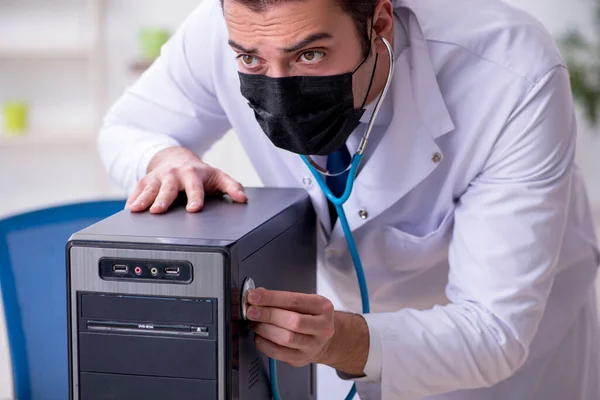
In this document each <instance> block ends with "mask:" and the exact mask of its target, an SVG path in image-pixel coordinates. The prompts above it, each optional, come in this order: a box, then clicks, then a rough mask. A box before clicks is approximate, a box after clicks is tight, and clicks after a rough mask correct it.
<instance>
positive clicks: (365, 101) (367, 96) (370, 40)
mask: <svg viewBox="0 0 600 400" xmlns="http://www.w3.org/2000/svg"><path fill="white" fill-rule="evenodd" d="M374 24H375V10H373V16H372V18H371V29H370V31H369V51H368V54H367V56H366V57H365V58H364V60H363V61H362V62H361V63H360V65H359V66H358V67H356V69H355V70H354V71H353V72H352V75H354V74H355V73H356V71H358V70H359V69H360V67H362V66H363V64H364V63H365V62H367V60H368V59H369V56H370V55H371V50H373V26H374ZM378 60H379V54H376V55H375V65H374V66H373V72H372V73H371V81H370V82H369V88H368V89H367V93H366V94H365V97H364V99H363V102H362V105H361V106H360V109H361V110H362V109H363V108H365V105H366V104H367V99H368V98H369V93H371V87H372V86H373V81H375V72H376V71H377V61H378Z"/></svg>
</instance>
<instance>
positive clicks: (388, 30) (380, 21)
mask: <svg viewBox="0 0 600 400" xmlns="http://www.w3.org/2000/svg"><path fill="white" fill-rule="evenodd" d="M373 30H374V33H375V35H374V37H373V39H372V40H373V41H374V42H373V48H374V49H375V51H376V52H377V53H378V54H387V47H385V44H384V43H383V42H382V41H381V40H380V38H381V37H382V38H385V39H387V41H388V42H390V43H391V44H392V45H393V44H394V42H393V41H394V8H393V7H392V2H391V0H379V2H378V3H377V6H375V12H374V13H373Z"/></svg>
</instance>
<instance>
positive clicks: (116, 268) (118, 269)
mask: <svg viewBox="0 0 600 400" xmlns="http://www.w3.org/2000/svg"><path fill="white" fill-rule="evenodd" d="M128 271H129V267H128V266H127V265H123V264H115V265H113V272H114V273H115V274H126V273H127V272H128Z"/></svg>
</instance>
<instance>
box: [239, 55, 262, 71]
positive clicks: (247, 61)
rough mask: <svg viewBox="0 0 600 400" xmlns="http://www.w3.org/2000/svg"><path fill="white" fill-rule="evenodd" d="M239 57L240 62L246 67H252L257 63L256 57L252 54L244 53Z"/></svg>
mask: <svg viewBox="0 0 600 400" xmlns="http://www.w3.org/2000/svg"><path fill="white" fill-rule="evenodd" d="M240 59H241V60H242V63H243V64H244V66H245V67H247V68H253V67H256V66H257V65H258V59H257V58H256V57H254V56H249V55H247V54H244V55H242V56H240Z"/></svg>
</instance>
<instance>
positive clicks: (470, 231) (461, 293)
mask: <svg viewBox="0 0 600 400" xmlns="http://www.w3.org/2000/svg"><path fill="white" fill-rule="evenodd" d="M219 3H220V2H219V1H218V0H204V1H203V2H202V3H201V5H200V6H199V7H198V8H197V10H196V11H195V12H194V13H193V14H192V15H191V16H190V17H189V18H188V19H187V21H186V22H185V23H184V24H183V25H182V26H181V28H180V29H179V30H178V32H177V33H176V34H175V35H174V37H173V38H172V40H171V41H170V42H169V43H168V44H167V45H166V46H165V48H164V50H163V54H162V56H161V57H160V58H159V59H158V61H157V62H156V63H155V64H154V65H153V66H152V67H151V68H150V70H149V71H148V72H147V73H145V74H144V75H143V77H142V78H141V79H140V80H139V82H137V83H136V84H135V85H134V86H133V87H132V88H131V89H129V90H128V91H127V92H126V93H125V95H124V96H123V97H122V98H121V99H120V100H119V101H118V103H117V104H116V105H115V106H114V107H113V108H112V110H111V111H110V113H109V114H108V116H107V118H106V120H105V125H104V127H103V129H102V132H101V135H100V138H99V148H100V152H101V155H102V157H103V160H104V162H105V165H106V168H107V170H108V172H109V174H110V176H111V177H112V178H113V179H114V180H115V181H116V182H118V183H120V184H121V185H122V186H123V187H125V188H127V189H128V190H129V193H130V198H129V201H128V207H129V208H130V209H131V210H132V211H133V212H143V211H149V212H152V213H163V212H164V211H166V210H167V209H168V207H169V206H170V205H171V203H172V202H173V200H174V199H175V198H176V196H177V194H178V193H179V192H181V191H185V193H186V194H187V198H188V204H187V209H188V211H189V212H198V211H200V210H201V209H202V205H203V198H204V194H205V193H227V194H229V195H230V196H231V198H232V199H233V200H234V201H237V202H244V201H246V197H245V195H244V191H243V188H242V187H241V185H240V184H239V183H237V182H236V181H235V180H234V179H232V178H231V177H229V176H227V175H225V174H224V173H223V172H221V171H219V170H217V169H215V168H214V167H211V166H210V165H207V164H205V163H204V162H202V160H201V158H199V154H202V153H203V152H204V151H205V150H206V149H208V148H209V147H210V146H211V145H212V144H213V143H214V142H215V141H217V140H218V139H219V138H220V137H221V136H222V135H223V134H224V133H225V132H226V131H228V130H229V129H230V128H233V129H234V130H235V132H236V133H237V136H238V138H239V140H240V141H241V143H242V144H243V146H244V148H245V149H246V151H247V154H248V156H249V158H250V160H251V161H252V163H253V165H254V166H255V168H256V170H257V172H258V173H259V175H260V177H261V178H262V181H263V182H264V184H265V185H266V186H274V187H290V186H301V187H304V188H305V189H306V190H307V191H308V193H309V194H310V196H311V197H312V200H313V202H314V206H315V209H316V211H317V213H318V216H319V221H320V224H319V225H320V252H319V255H320V261H321V262H322V266H323V268H322V274H323V276H324V277H325V279H327V281H328V282H329V283H330V284H331V285H332V286H333V288H334V289H335V291H336V292H337V295H338V296H339V298H340V299H341V301H342V302H343V306H344V309H345V310H350V311H353V312H341V311H334V308H333V306H332V304H331V302H330V301H328V300H327V299H324V298H323V297H320V296H318V295H299V294H293V293H281V292H274V291H269V290H265V289H258V290H256V291H254V292H252V293H251V294H250V296H249V302H250V303H251V304H252V307H251V308H250V309H249V316H250V318H251V319H252V320H253V321H255V322H256V325H255V330H256V333H257V339H256V344H257V346H258V348H259V349H260V350H261V351H262V352H264V353H265V354H266V355H268V356H270V357H272V358H275V359H277V360H280V361H282V362H287V363H289V364H291V365H305V364H307V363H313V362H314V363H320V364H326V365H329V366H331V367H333V368H335V369H336V370H337V371H338V374H339V375H340V376H341V377H343V379H347V380H350V381H355V382H356V383H357V387H358V392H359V394H360V397H361V399H385V400H388V399H401V400H409V399H410V400H412V399H429V400H434V399H435V400H494V399H495V400H594V399H600V389H599V383H598V382H599V381H600V379H599V378H600V368H599V365H598V364H599V358H598V331H597V316H596V310H595V292H594V288H593V283H594V278H595V276H596V267H597V266H598V264H599V261H600V254H599V252H598V249H597V247H596V237H595V233H594V230H593V227H592V219H591V216H590V212H589V207H588V203H587V198H586V193H585V188H584V184H583V181H582V178H581V175H580V173H579V171H578V169H577V167H576V166H575V164H574V161H573V157H574V153H575V140H576V123H575V118H574V111H573V103H572V99H571V94H570V87H569V76H568V72H567V69H566V67H565V64H564V61H563V60H562V59H561V57H560V55H559V53H558V51H557V49H556V47H555V45H554V43H553V41H552V39H551V38H550V36H549V35H548V33H547V32H546V31H545V30H544V29H543V28H542V26H540V24H539V23H538V22H537V21H535V20H533V19H532V18H531V17H529V16H528V15H526V14H524V13H522V12H520V11H518V10H516V9H513V8H511V7H509V6H507V5H505V4H503V3H501V2H499V1H496V0H487V1H476V0H451V1H427V0H393V1H392V0H269V1H267V0H224V1H222V2H221V4H219ZM384 40H386V41H387V42H389V43H390V44H391V48H392V49H393V51H392V53H393V55H394V59H395V63H392V62H391V60H392V57H390V54H388V48H387V46H386V43H385V42H384ZM391 67H393V71H392V72H393V78H392V80H391V86H390V87H389V91H388V92H387V95H385V96H382V94H383V93H384V92H385V90H384V88H385V87H386V83H387V81H388V77H389V72H390V71H389V70H390V68H391ZM379 100H381V103H380V108H379V112H378V113H376V114H375V115H374V111H376V107H375V106H376V104H377V102H378V101H379ZM372 117H375V118H374V121H373V130H372V133H371V136H370V139H369V142H368V144H367V147H366V149H365V152H364V159H363V162H362V167H361V169H360V170H359V172H358V176H357V178H356V182H355V184H354V189H353V192H352V195H351V196H350V198H349V200H348V202H347V203H346V204H345V205H344V210H345V213H346V215H347V218H348V222H349V225H350V228H351V230H352V232H353V236H354V239H355V241H356V243H357V247H358V250H359V253H360V256H361V258H362V262H363V265H364V269H365V275H366V282H367V284H368V289H369V294H370V302H371V311H372V312H371V313H370V314H366V315H361V313H360V310H361V307H360V295H359V289H358V285H357V282H356V276H355V274H354V270H353V267H352V260H351V258H350V254H349V251H348V247H347V245H346V242H345V240H344V234H343V232H342V228H341V227H340V219H339V218H338V216H337V215H336V213H335V209H334V208H333V207H330V205H329V204H328V201H327V199H326V197H325V196H324V194H323V191H322V190H321V188H320V187H319V185H318V184H317V182H316V181H315V179H314V177H313V175H311V173H310V171H309V168H308V166H307V165H306V164H305V163H304V162H303V161H302V159H301V157H300V155H306V156H311V159H312V160H313V162H314V163H315V165H319V166H321V168H323V169H328V170H330V171H332V170H333V169H336V168H337V169H338V170H337V172H339V171H343V170H344V168H345V166H346V165H348V163H349V162H350V159H351V157H352V155H353V154H354V152H355V150H356V149H357V148H358V146H359V143H360V142H361V138H362V137H363V135H364V134H365V130H366V129H367V125H368V123H369V122H370V121H371V119H372ZM336 163H337V164H341V166H340V165H338V166H337V167H336V166H334V164H336ZM340 168H341V169H340ZM346 177H347V175H346V176H344V174H342V175H337V178H336V177H328V178H327V183H328V185H329V187H331V190H332V191H333V192H337V193H339V188H340V179H341V180H342V181H343V182H342V185H341V187H342V190H343V185H344V184H345V179H346ZM333 400H335V399H333Z"/></svg>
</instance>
